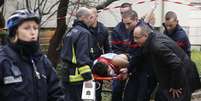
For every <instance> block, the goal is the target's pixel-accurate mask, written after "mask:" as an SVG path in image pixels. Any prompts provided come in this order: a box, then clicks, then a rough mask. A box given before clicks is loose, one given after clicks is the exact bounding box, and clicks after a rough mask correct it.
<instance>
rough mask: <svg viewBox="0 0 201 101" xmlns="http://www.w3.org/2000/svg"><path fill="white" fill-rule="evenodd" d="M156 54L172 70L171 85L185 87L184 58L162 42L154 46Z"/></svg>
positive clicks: (172, 86)
mask: <svg viewBox="0 0 201 101" xmlns="http://www.w3.org/2000/svg"><path fill="white" fill-rule="evenodd" d="M153 48H154V55H155V56H156V57H157V58H158V59H160V61H161V63H163V65H164V66H165V67H168V68H169V70H170V73H171V74H170V86H171V88H175V89H176V88H181V87H183V86H182V85H183V82H184V75H183V71H182V70H183V68H182V64H183V62H182V60H181V59H180V58H179V57H178V56H177V55H176V54H175V53H174V52H173V50H172V49H170V48H169V47H168V46H166V45H164V44H162V43H160V44H159V45H157V46H154V47H153Z"/></svg>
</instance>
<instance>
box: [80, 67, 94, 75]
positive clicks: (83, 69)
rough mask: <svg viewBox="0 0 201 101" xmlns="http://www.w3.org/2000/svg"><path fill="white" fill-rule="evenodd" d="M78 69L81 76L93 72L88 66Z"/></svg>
mask: <svg viewBox="0 0 201 101" xmlns="http://www.w3.org/2000/svg"><path fill="white" fill-rule="evenodd" d="M78 69H79V72H80V74H84V73H87V72H91V69H90V67H89V66H88V65H85V66H82V67H80V68H78Z"/></svg>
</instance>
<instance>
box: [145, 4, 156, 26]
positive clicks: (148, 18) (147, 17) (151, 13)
mask: <svg viewBox="0 0 201 101" xmlns="http://www.w3.org/2000/svg"><path fill="white" fill-rule="evenodd" d="M157 5H158V2H157V1H155V3H154V7H152V9H151V11H149V12H148V13H147V14H146V15H145V18H144V21H145V22H146V23H151V24H152V22H151V21H152V20H153V19H152V18H153V17H154V11H155V9H156V8H157Z"/></svg>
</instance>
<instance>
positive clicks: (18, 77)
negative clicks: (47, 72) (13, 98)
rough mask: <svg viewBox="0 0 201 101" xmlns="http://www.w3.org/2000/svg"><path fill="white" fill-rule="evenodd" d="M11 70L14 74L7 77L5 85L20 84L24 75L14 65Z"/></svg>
mask: <svg viewBox="0 0 201 101" xmlns="http://www.w3.org/2000/svg"><path fill="white" fill-rule="evenodd" d="M10 70H11V72H12V75H11V74H10V75H9V76H5V77H4V78H3V79H4V84H12V83H19V82H22V81H23V80H22V73H21V71H20V70H19V68H18V67H17V66H15V65H13V64H12V65H11V68H10Z"/></svg>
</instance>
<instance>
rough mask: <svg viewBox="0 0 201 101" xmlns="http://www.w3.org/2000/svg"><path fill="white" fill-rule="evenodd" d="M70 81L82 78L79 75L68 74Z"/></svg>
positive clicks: (81, 79)
mask: <svg viewBox="0 0 201 101" xmlns="http://www.w3.org/2000/svg"><path fill="white" fill-rule="evenodd" d="M69 78H70V82H79V81H83V80H84V78H83V77H82V76H81V75H77V76H76V75H70V76H69Z"/></svg>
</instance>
